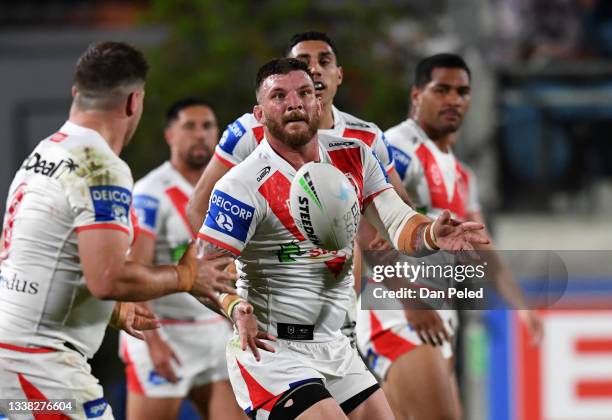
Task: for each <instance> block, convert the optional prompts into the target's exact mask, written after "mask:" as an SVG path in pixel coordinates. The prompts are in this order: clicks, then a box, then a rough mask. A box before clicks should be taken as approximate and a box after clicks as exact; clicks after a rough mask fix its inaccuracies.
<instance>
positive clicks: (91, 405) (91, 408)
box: [83, 398, 108, 419]
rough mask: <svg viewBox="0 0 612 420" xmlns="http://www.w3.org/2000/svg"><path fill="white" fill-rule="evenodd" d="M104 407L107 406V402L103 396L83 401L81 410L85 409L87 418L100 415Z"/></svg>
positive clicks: (104, 409)
mask: <svg viewBox="0 0 612 420" xmlns="http://www.w3.org/2000/svg"><path fill="white" fill-rule="evenodd" d="M106 407H108V403H107V402H106V400H105V399H104V398H98V399H97V400H92V401H88V402H86V403H83V410H85V416H86V417H87V418H88V419H94V418H96V417H102V415H103V414H104V411H106Z"/></svg>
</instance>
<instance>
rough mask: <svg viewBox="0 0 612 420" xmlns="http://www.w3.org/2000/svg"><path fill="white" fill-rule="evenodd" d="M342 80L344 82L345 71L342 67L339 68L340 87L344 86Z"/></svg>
mask: <svg viewBox="0 0 612 420" xmlns="http://www.w3.org/2000/svg"><path fill="white" fill-rule="evenodd" d="M342 80H344V70H342V66H338V86H340V85H341V84H342Z"/></svg>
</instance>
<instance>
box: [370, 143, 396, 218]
mask: <svg viewBox="0 0 612 420" xmlns="http://www.w3.org/2000/svg"><path fill="white" fill-rule="evenodd" d="M363 171H364V174H363V208H365V207H367V205H368V204H369V203H370V202H371V201H372V200H373V199H374V197H376V196H377V195H378V194H380V193H381V192H383V191H385V190H387V189H389V188H393V186H392V185H391V184H390V183H389V179H388V178H387V171H386V170H385V168H384V167H383V165H382V163H381V162H380V161H379V160H378V158H377V157H376V155H375V154H374V152H373V151H370V150H366V151H365V153H364V160H363Z"/></svg>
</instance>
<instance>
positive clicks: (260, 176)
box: [257, 166, 270, 182]
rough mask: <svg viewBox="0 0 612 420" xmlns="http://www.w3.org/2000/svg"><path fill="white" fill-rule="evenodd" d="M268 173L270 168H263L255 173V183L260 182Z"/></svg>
mask: <svg viewBox="0 0 612 420" xmlns="http://www.w3.org/2000/svg"><path fill="white" fill-rule="evenodd" d="M269 173H270V167H269V166H266V167H265V168H263V169H261V170H260V171H259V172H257V182H259V181H261V180H262V179H264V177H265V176H266V175H268V174H269Z"/></svg>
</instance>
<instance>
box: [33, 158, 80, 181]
mask: <svg viewBox="0 0 612 420" xmlns="http://www.w3.org/2000/svg"><path fill="white" fill-rule="evenodd" d="M78 167H79V165H77V164H76V163H74V160H72V159H70V158H68V159H61V160H60V161H59V162H54V161H52V160H47V159H44V158H43V157H42V155H41V154H40V153H38V152H34V153H32V154H31V155H30V156H28V157H27V158H26V160H25V161H24V162H23V165H21V169H23V170H25V171H32V172H34V173H35V174H41V175H44V176H48V177H49V178H56V179H57V178H59V177H60V176H61V175H63V174H64V173H66V171H68V172H74V171H75V170H76V169H77V168H78Z"/></svg>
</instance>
